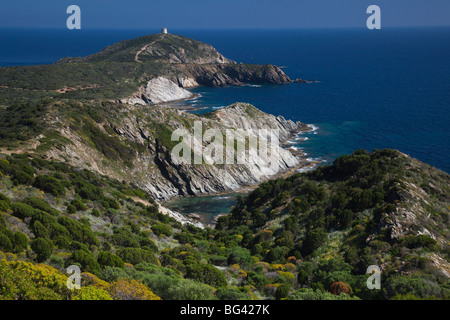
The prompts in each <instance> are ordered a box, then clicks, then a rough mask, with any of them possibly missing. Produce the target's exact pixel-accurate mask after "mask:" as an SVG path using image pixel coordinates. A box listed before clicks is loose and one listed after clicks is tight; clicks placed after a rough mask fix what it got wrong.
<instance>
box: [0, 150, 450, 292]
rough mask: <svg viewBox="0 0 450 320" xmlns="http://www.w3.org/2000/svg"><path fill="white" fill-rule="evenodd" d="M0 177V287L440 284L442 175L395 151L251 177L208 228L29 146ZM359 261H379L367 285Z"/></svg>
mask: <svg viewBox="0 0 450 320" xmlns="http://www.w3.org/2000/svg"><path fill="white" fill-rule="evenodd" d="M0 176H1V180H0V251H2V252H3V253H1V254H0V261H1V262H0V298H1V299H158V298H162V299H285V298H288V299H447V298H448V297H449V289H450V287H449V282H448V277H447V276H445V275H443V274H442V272H441V271H440V269H439V268H437V267H436V265H435V264H434V263H433V259H435V257H436V256H439V257H441V259H443V261H441V265H444V267H445V263H448V259H449V256H448V253H449V251H448V234H449V233H448V220H447V219H448V195H449V190H448V188H449V187H448V181H449V177H448V175H446V174H445V173H442V172H440V171H437V170H435V169H432V168H430V167H426V166H425V165H423V164H419V163H416V162H415V161H413V160H412V159H409V158H406V157H405V156H403V155H401V154H400V153H398V152H396V151H392V150H381V151H375V152H374V153H371V154H369V153H367V152H365V151H357V152H355V153H354V154H352V155H349V156H344V157H341V158H339V159H337V160H336V161H335V163H334V165H332V166H325V167H321V168H319V169H316V170H315V171H313V172H310V173H302V174H295V175H293V176H291V177H289V178H287V179H277V180H273V181H269V182H266V183H263V184H261V186H260V187H259V188H258V189H256V190H254V191H253V192H251V193H250V194H249V195H248V196H247V197H245V198H241V199H240V200H239V203H238V204H237V205H236V207H235V208H234V209H233V210H232V213H231V214H230V215H227V216H224V217H222V218H220V219H219V223H218V225H217V228H216V229H210V228H206V229H199V228H196V227H193V226H192V225H189V224H187V225H183V224H181V223H180V222H178V221H176V220H175V219H173V218H171V217H169V216H166V215H163V214H161V213H160V212H159V210H158V206H157V204H156V203H155V202H154V200H153V199H152V198H151V197H150V196H149V195H148V194H147V193H146V192H144V191H143V190H140V189H138V188H137V187H135V186H133V185H129V184H127V183H125V182H119V181H115V180H112V179H110V178H107V177H105V176H100V175H98V174H94V173H92V172H90V171H87V170H80V169H77V168H74V167H71V166H69V165H67V164H64V163H60V162H56V161H49V160H45V159H43V158H41V157H40V156H38V155H27V154H25V155H12V156H4V157H3V158H2V159H0ZM411 183H415V185H417V186H420V188H421V190H425V191H424V192H426V194H427V198H426V200H427V203H428V206H424V207H423V208H425V209H426V210H427V211H426V212H424V213H423V215H424V216H430V218H429V219H431V220H427V218H425V217H422V216H417V223H415V224H413V225H408V228H406V227H405V230H406V231H405V232H404V233H401V234H400V233H398V232H397V231H398V230H396V229H395V228H394V227H393V225H392V224H389V221H391V219H393V218H395V216H396V215H398V214H399V212H400V210H402V206H404V205H405V204H407V202H408V199H409V194H408V190H410V187H411V186H410V184H411ZM415 201H416V202H417V199H415ZM420 204H421V203H420ZM431 221H433V223H431ZM398 223H401V221H400V220H397V225H398ZM425 228H427V230H428V231H429V232H428V234H427V233H425V232H424V230H425ZM69 265H78V266H80V267H81V270H82V271H83V276H82V289H81V290H69V289H67V287H66V286H65V281H66V280H67V276H68V275H67V274H66V268H67V267H68V266H69ZM369 265H379V266H380V267H382V271H383V273H382V286H381V290H369V289H367V287H366V279H367V277H368V275H367V274H366V269H367V267H368V266H369Z"/></svg>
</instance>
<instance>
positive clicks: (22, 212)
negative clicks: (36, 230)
mask: <svg viewBox="0 0 450 320" xmlns="http://www.w3.org/2000/svg"><path fill="white" fill-rule="evenodd" d="M11 208H12V210H13V214H14V216H16V217H17V218H19V219H22V220H23V219H25V218H28V217H33V216H34V213H35V210H34V208H33V207H32V206H30V205H28V204H25V203H22V202H15V203H13V204H12V205H11Z"/></svg>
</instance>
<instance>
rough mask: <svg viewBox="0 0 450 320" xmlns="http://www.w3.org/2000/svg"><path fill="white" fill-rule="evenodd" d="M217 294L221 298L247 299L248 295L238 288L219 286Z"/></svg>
mask: <svg viewBox="0 0 450 320" xmlns="http://www.w3.org/2000/svg"><path fill="white" fill-rule="evenodd" d="M216 296H217V298H219V299H220V300H247V296H246V295H245V294H244V293H242V292H240V291H239V290H237V289H236V288H223V287H222V288H218V289H217V291H216Z"/></svg>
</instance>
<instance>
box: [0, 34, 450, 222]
mask: <svg viewBox="0 0 450 320" xmlns="http://www.w3.org/2000/svg"><path fill="white" fill-rule="evenodd" d="M170 31H171V32H174V33H177V34H181V35H184V36H187V37H191V38H194V39H197V40H200V41H204V42H207V43H210V44H212V45H213V46H214V47H216V48H217V49H218V51H220V52H221V53H222V54H224V55H225V56H227V57H229V58H231V59H233V60H235V61H237V62H247V63H259V64H264V63H271V64H276V65H278V66H281V67H283V70H284V71H285V72H286V74H287V75H289V76H290V77H291V78H292V79H295V78H298V77H301V78H303V79H307V80H318V81H319V82H318V83H312V84H289V85H283V86H277V85H263V86H259V85H257V86H242V87H229V88H196V89H194V90H193V91H194V92H196V93H199V94H200V97H199V98H198V99H196V100H194V101H190V102H189V104H191V105H194V106H195V107H202V108H203V109H200V110H198V111H196V112H206V111H209V110H214V109H215V108H220V107H223V106H226V105H229V104H232V103H233V102H236V101H241V102H249V103H252V104H253V105H255V106H256V107H257V108H259V109H261V110H263V111H265V112H268V113H271V114H275V115H283V116H284V117H286V118H289V119H292V120H295V121H302V122H304V123H309V124H314V125H315V126H317V127H318V129H317V130H316V131H314V132H313V133H310V134H306V135H304V137H305V138H308V139H306V140H302V141H300V140H299V141H297V143H296V146H297V147H298V148H302V149H303V150H304V152H306V153H307V154H308V157H311V158H318V159H321V160H323V161H324V162H323V163H330V162H332V161H333V160H334V159H335V158H336V157H338V156H340V155H343V154H348V153H351V152H352V151H354V150H355V149H359V148H364V149H367V150H372V149H374V148H394V149H398V150H400V151H402V152H404V153H407V154H409V155H411V156H413V157H416V158H418V159H419V160H421V161H424V162H427V163H429V164H431V165H433V166H436V167H438V168H440V169H442V170H444V171H446V172H450V161H449V154H450V129H449V125H448V124H449V122H450V28H409V29H389V28H386V29H382V30H376V31H369V30H367V29H336V30H331V29H324V30H319V29H317V30H170ZM154 32H158V30H82V31H81V32H69V31H67V30H26V29H22V30H5V29H2V30H0V43H1V44H2V48H7V49H8V50H0V66H11V65H26V64H37V63H52V62H54V61H56V60H58V59H59V58H62V57H64V56H84V55H88V54H91V53H95V52H97V51H99V50H101V49H102V48H104V47H105V46H107V45H109V44H112V43H114V42H117V41H119V40H123V39H129V38H134V37H137V36H141V35H145V34H148V33H154ZM30 47H32V48H33V50H29V48H30ZM218 200H222V201H223V202H220V201H218ZM180 201H182V202H180V204H179V208H180V211H181V212H198V213H202V212H203V213H204V214H205V215H206V216H212V215H216V214H218V213H222V211H224V210H225V211H226V210H227V208H228V207H229V205H232V204H233V202H232V199H216V198H215V197H211V198H198V199H197V200H195V199H190V200H180ZM233 201H234V200H233ZM196 202H198V205H197V206H196V204H195V203H196Z"/></svg>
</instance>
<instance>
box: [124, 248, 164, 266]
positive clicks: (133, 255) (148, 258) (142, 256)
mask: <svg viewBox="0 0 450 320" xmlns="http://www.w3.org/2000/svg"><path fill="white" fill-rule="evenodd" d="M118 255H119V257H120V258H122V260H123V261H125V262H128V263H131V264H133V265H136V264H138V263H140V262H148V263H153V264H158V263H159V261H158V259H157V258H156V257H155V255H154V254H153V252H151V251H148V250H143V249H141V248H123V249H120V250H119V251H118Z"/></svg>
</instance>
